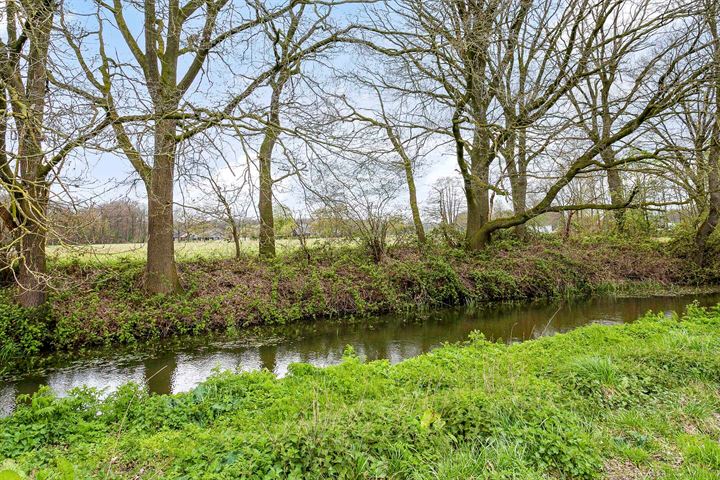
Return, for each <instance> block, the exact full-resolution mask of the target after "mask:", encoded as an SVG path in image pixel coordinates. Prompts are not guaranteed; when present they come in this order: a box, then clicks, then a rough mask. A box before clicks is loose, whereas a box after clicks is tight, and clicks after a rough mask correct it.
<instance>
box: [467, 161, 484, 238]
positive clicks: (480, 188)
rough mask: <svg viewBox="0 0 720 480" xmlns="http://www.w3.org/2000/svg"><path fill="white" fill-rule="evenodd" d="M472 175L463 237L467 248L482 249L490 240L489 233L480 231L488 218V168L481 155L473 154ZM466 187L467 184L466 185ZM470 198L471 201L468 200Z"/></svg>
mask: <svg viewBox="0 0 720 480" xmlns="http://www.w3.org/2000/svg"><path fill="white" fill-rule="evenodd" d="M472 156H473V157H474V158H473V168H472V170H473V175H472V181H471V185H470V188H471V189H472V195H471V197H467V195H466V197H467V198H468V209H467V216H468V218H467V230H466V232H465V238H466V242H467V246H468V249H469V250H471V251H477V250H482V249H483V248H485V246H486V245H487V243H488V241H489V240H490V237H489V234H488V235H485V234H484V233H483V232H482V229H483V227H484V226H485V224H487V222H488V221H489V220H490V189H489V185H490V183H489V182H490V168H489V165H487V164H486V162H484V161H483V156H482V155H478V154H475V153H474V154H473V155H472ZM466 189H467V186H466ZM470 200H472V201H470Z"/></svg>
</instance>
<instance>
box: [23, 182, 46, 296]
mask: <svg viewBox="0 0 720 480" xmlns="http://www.w3.org/2000/svg"><path fill="white" fill-rule="evenodd" d="M26 188H27V192H26V193H27V194H28V196H27V198H26V199H25V200H23V201H22V202H20V209H21V211H22V212H23V213H22V218H23V223H22V224H21V225H20V226H19V227H18V234H19V235H20V262H19V271H18V276H17V283H18V285H17V295H16V300H17V302H18V304H19V305H21V306H23V307H26V308H35V307H39V306H41V305H43V304H44V303H45V301H46V300H47V278H46V277H47V265H46V256H45V243H46V241H47V228H46V222H47V199H48V189H47V186H46V185H45V183H44V182H37V183H35V184H34V185H28V186H27V187H26Z"/></svg>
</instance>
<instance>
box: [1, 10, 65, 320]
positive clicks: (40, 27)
mask: <svg viewBox="0 0 720 480" xmlns="http://www.w3.org/2000/svg"><path fill="white" fill-rule="evenodd" d="M37 6H38V8H39V9H41V10H42V11H41V13H40V15H39V16H38V17H36V20H37V23H36V24H33V25H31V26H30V28H29V31H30V34H29V38H30V49H29V52H28V67H27V69H28V70H27V83H26V86H25V92H26V97H25V99H24V101H21V103H22V105H21V106H19V108H16V110H17V111H19V112H21V111H24V112H27V115H26V116H25V118H23V119H21V120H20V119H18V126H19V127H20V129H19V135H20V136H19V147H18V162H19V166H20V177H21V182H22V194H21V195H20V196H16V199H17V207H18V215H17V217H18V218H17V220H18V222H17V224H18V227H17V229H16V232H15V233H16V234H17V235H18V236H19V237H20V270H19V273H18V292H17V296H16V299H17V302H18V303H19V304H20V305H21V306H23V307H39V306H41V305H43V304H44V303H45V301H46V300H47V280H46V275H47V266H46V261H45V243H46V242H47V206H48V185H47V183H46V180H45V173H43V171H44V168H43V167H44V159H45V155H44V153H43V145H42V141H43V123H44V117H45V96H46V89H47V81H48V76H47V58H48V50H49V45H50V32H51V29H52V22H53V15H54V5H52V4H38V5H37ZM11 21H15V20H14V19H12V20H11ZM18 93H19V92H18ZM16 107H18V105H17V104H16Z"/></svg>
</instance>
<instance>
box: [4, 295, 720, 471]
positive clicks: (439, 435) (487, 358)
mask: <svg viewBox="0 0 720 480" xmlns="http://www.w3.org/2000/svg"><path fill="white" fill-rule="evenodd" d="M719 389H720V306H718V307H714V308H711V309H702V308H699V307H694V306H691V307H689V308H688V311H687V312H686V313H685V315H684V316H683V317H682V318H667V317H665V316H662V315H648V316H646V317H644V318H642V319H640V320H639V321H637V322H635V323H633V324H627V325H622V326H612V327H611V326H601V325H591V326H587V327H583V328H580V329H577V330H575V331H572V332H570V333H567V334H562V335H556V336H553V337H548V338H541V339H538V340H532V341H528V342H525V343H522V344H515V345H510V346H507V345H504V344H495V343H490V342H487V341H485V340H484V339H483V338H481V337H479V336H475V337H473V338H471V340H469V341H468V342H467V343H466V344H462V345H448V346H445V347H442V348H439V349H437V350H434V351H433V352H431V353H429V354H426V355H423V356H420V357H417V358H414V359H411V360H407V361H405V362H402V363H400V364H398V365H395V366H391V365H390V364H389V363H388V362H387V361H377V362H371V363H368V364H363V363H361V362H360V361H359V360H358V359H357V357H355V356H354V355H353V353H352V352H347V354H346V359H345V361H344V362H343V363H342V364H341V365H339V366H336V367H329V368H324V369H319V368H315V367H312V366H310V365H307V364H296V365H294V366H293V367H292V369H291V373H290V375H288V376H287V377H286V378H283V379H277V378H275V377H274V376H273V375H272V374H270V373H269V372H266V371H263V372H255V373H243V374H233V373H230V372H224V373H223V372H218V373H217V374H216V375H215V376H213V377H212V378H211V379H210V380H208V381H206V382H205V383H203V384H201V385H200V386H199V387H198V388H196V389H195V390H193V391H191V392H188V393H184V394H178V395H173V396H167V395H161V396H154V395H147V394H146V393H145V392H144V391H143V390H142V388H140V387H139V386H137V385H134V384H128V385H126V386H125V387H123V388H121V389H120V390H118V391H117V392H116V393H113V394H111V395H110V397H109V398H107V399H106V400H99V399H98V393H97V392H96V391H93V390H78V391H76V392H75V393H74V395H72V396H70V397H68V398H54V397H53V395H52V394H51V392H50V391H48V390H44V391H41V392H39V393H38V394H36V395H35V396H34V397H32V398H30V399H28V401H27V404H26V405H25V406H22V407H20V408H19V409H18V410H17V411H16V413H14V414H13V415H12V416H11V417H8V418H6V419H2V420H0V459H2V458H5V460H0V465H2V467H1V468H0V470H1V469H3V468H4V469H5V470H6V471H7V472H6V473H7V475H16V476H17V477H20V478H24V477H25V476H28V477H30V478H45V479H50V478H63V479H67V478H213V479H220V478H248V479H256V478H261V479H275V478H276V479H285V478H289V479H320V478H353V479H389V478H396V479H426V478H427V479H436V478H439V479H471V478H474V479H506V478H507V479H510V478H512V479H543V478H551V479H553V478H557V479H566V478H579V479H592V478H607V479H641V478H643V479H644V478H665V479H697V480H702V479H707V480H709V479H716V478H719V477H720V443H719V442H718V440H719V438H720V394H719V392H720V390H719ZM10 472H14V473H10ZM17 477H10V476H8V477H7V478H17Z"/></svg>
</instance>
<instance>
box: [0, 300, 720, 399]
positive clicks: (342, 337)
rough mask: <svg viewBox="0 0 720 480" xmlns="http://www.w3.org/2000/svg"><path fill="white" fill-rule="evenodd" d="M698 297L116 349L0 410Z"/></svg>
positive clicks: (10, 393)
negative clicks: (44, 391)
mask: <svg viewBox="0 0 720 480" xmlns="http://www.w3.org/2000/svg"><path fill="white" fill-rule="evenodd" d="M693 300H698V301H699V302H700V304H702V305H712V304H716V303H718V302H720V294H714V295H701V296H676V297H653V298H640V299H637V298H634V299H611V298H604V299H603V298H599V299H593V300H590V301H586V302H581V303H569V304H563V305H562V306H560V307H558V306H557V305H529V306H528V305H525V306H500V307H495V308H492V309H488V308H452V309H445V310H438V311H433V312H429V313H427V314H422V315H419V316H415V317H412V318H409V317H402V316H386V317H381V318H378V319H374V320H370V321H366V322H360V323H352V324H342V323H339V322H337V321H335V322H331V321H321V322H313V323H307V324H302V325H294V326H291V327H288V328H287V329H286V331H285V332H281V333H280V334H279V335H278V332H277V330H274V331H273V332H271V333H272V334H267V335H265V336H264V338H263V336H262V335H261V336H260V337H259V338H258V337H257V336H253V337H252V338H247V339H244V340H237V339H235V340H232V341H224V340H222V339H218V338H205V339H192V340H188V341H186V342H184V344H183V346H182V347H181V348H171V349H167V350H164V351H162V350H161V351H159V352H153V353H152V354H150V356H147V354H145V356H142V355H141V354H138V353H135V354H133V353H130V354H128V353H127V352H117V353H115V354H113V355H106V356H105V357H103V358H95V359H92V360H88V359H82V360H76V361H71V362H69V363H66V364H64V365H59V366H58V367H57V368H55V369H54V370H52V371H49V372H48V373H47V374H46V375H45V376H32V375H28V376H26V377H25V378H22V379H21V380H19V381H16V382H12V383H5V384H0V413H7V412H9V411H11V410H12V408H13V405H14V402H15V398H16V397H17V395H19V394H24V393H33V392H35V391H36V390H37V389H38V388H39V386H40V385H49V386H50V387H51V388H52V389H53V390H55V391H56V392H57V393H58V394H60V395H63V394H65V393H66V392H67V391H68V390H70V389H72V388H74V387H78V386H82V385H86V386H89V387H95V388H98V389H105V391H106V392H109V391H112V390H114V389H116V388H117V387H118V386H120V385H122V384H123V383H126V382H129V381H134V382H138V383H144V384H145V385H146V386H147V388H148V389H149V391H151V392H155V393H176V392H182V391H187V390H189V389H191V388H193V387H194V386H195V385H197V384H198V383H199V382H201V381H203V380H204V379H205V378H207V376H208V375H210V374H211V373H212V371H213V369H216V368H219V369H220V370H233V371H249V370H258V369H261V368H264V369H267V370H269V371H272V372H274V373H275V374H276V375H278V376H284V375H286V374H287V372H288V368H289V366H290V365H291V364H292V363H296V362H307V363H311V364H313V365H317V366H325V365H332V364H337V363H339V362H340V361H341V359H342V356H343V352H344V350H345V347H346V346H347V345H351V346H352V347H353V348H354V349H355V352H356V353H357V354H358V355H359V356H360V357H361V358H363V359H365V360H375V359H379V358H386V359H389V360H390V362H392V363H397V362H400V361H402V360H404V359H406V358H410V357H413V356H416V355H419V354H421V353H423V352H427V351H429V350H431V349H432V348H435V347H437V346H438V345H440V344H442V343H445V342H457V341H462V340H465V339H466V338H467V337H468V334H469V333H470V332H472V331H474V330H477V331H480V332H482V333H483V334H484V335H485V337H486V338H488V339H489V340H493V341H495V340H502V341H506V342H517V341H523V340H527V339H531V338H537V337H539V336H542V335H552V334H555V333H558V332H565V331H568V330H571V329H573V328H576V327H578V326H581V325H585V324H588V323H602V324H617V323H624V322H630V321H633V320H635V319H636V318H638V317H639V316H641V315H643V314H644V313H646V312H648V311H649V310H653V311H662V312H671V311H682V310H683V309H684V308H685V306H686V305H687V304H688V303H690V302H692V301H693Z"/></svg>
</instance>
